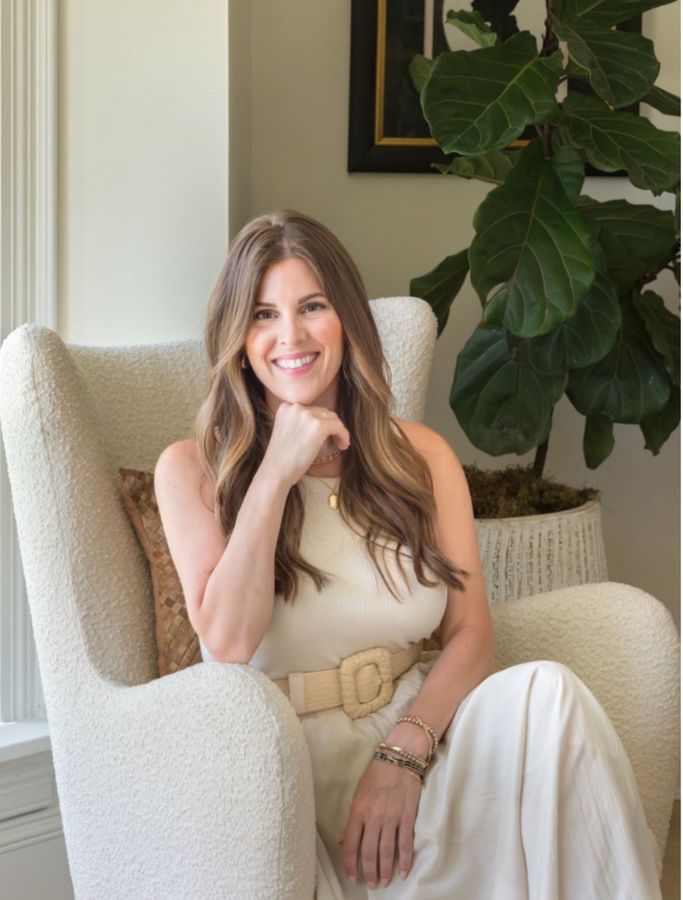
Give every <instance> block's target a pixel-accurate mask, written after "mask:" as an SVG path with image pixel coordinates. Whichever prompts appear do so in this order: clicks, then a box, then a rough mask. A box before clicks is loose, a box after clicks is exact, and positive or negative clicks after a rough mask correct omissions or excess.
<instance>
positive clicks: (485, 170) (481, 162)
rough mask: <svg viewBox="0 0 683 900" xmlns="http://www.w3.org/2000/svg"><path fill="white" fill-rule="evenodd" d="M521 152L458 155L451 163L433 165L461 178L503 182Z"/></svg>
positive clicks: (495, 182) (493, 182)
mask: <svg viewBox="0 0 683 900" xmlns="http://www.w3.org/2000/svg"><path fill="white" fill-rule="evenodd" d="M520 153H521V151H520V150H512V151H510V152H505V151H503V150H491V152H490V153H484V154H483V155H482V156H456V158H455V159H454V160H452V162H451V163H450V164H449V165H442V164H441V163H432V165H433V166H434V168H435V169H438V170H439V172H443V173H444V174H445V175H460V177H461V178H478V179H479V181H488V182H489V183H490V184H502V183H503V182H504V181H505V179H506V178H507V175H508V172H509V171H510V169H511V168H512V167H513V166H514V165H515V164H516V162H517V160H518V158H519V154H520Z"/></svg>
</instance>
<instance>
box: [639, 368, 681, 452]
mask: <svg viewBox="0 0 683 900" xmlns="http://www.w3.org/2000/svg"><path fill="white" fill-rule="evenodd" d="M669 387H670V391H671V392H670V394H669V399H668V400H667V401H666V406H665V407H664V409H661V410H660V411H659V412H658V413H655V414H654V415H652V416H648V417H647V418H646V419H643V421H642V422H641V423H640V430H641V431H642V432H643V437H644V438H645V449H646V450H651V451H652V453H653V455H654V456H657V454H658V453H659V451H660V450H661V449H662V444H664V442H665V441H666V440H668V439H669V437H670V436H671V434H672V433H673V431H674V430H675V429H676V428H677V427H678V423H679V422H680V421H681V389H680V388H679V387H678V385H675V384H672V385H670V386H669Z"/></svg>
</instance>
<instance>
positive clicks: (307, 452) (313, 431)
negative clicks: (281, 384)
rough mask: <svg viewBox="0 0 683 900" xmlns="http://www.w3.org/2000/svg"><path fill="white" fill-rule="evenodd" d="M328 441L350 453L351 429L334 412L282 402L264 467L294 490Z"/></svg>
mask: <svg viewBox="0 0 683 900" xmlns="http://www.w3.org/2000/svg"><path fill="white" fill-rule="evenodd" d="M328 438H329V439H330V440H331V441H332V442H333V443H335V444H336V445H337V447H338V448H339V449H340V450H348V448H349V446H350V443H351V435H350V434H349V431H348V429H347V428H346V427H345V425H344V423H343V422H342V420H341V419H340V418H339V416H338V415H337V414H336V412H334V410H332V409H327V408H326V407H324V406H304V405H303V404H302V403H285V402H282V403H280V405H279V406H278V408H277V410H276V412H275V417H274V419H273V430H272V432H271V435H270V441H269V442H268V447H267V448H266V452H265V455H264V457H263V462H262V463H261V468H262V469H263V468H264V467H265V468H267V469H268V470H269V471H271V472H273V473H274V474H275V475H276V476H277V477H278V478H281V479H282V480H283V481H285V482H286V483H287V484H289V485H290V487H291V486H292V485H294V484H296V483H297V481H301V479H302V478H303V476H304V475H305V474H306V472H307V471H308V469H309V468H310V466H311V463H312V462H313V460H314V459H316V457H317V456H319V455H320V450H321V448H322V446H323V445H324V444H325V442H326V441H327V440H328Z"/></svg>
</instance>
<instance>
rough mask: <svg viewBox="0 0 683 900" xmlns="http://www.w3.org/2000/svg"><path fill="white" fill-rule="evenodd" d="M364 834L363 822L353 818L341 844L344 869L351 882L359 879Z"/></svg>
mask: <svg viewBox="0 0 683 900" xmlns="http://www.w3.org/2000/svg"><path fill="white" fill-rule="evenodd" d="M362 834H363V822H362V821H361V819H358V818H351V819H350V820H349V823H348V825H347V827H346V832H345V833H344V837H343V838H342V839H341V841H340V842H339V843H340V844H341V845H342V847H343V848H344V868H345V869H346V874H347V875H348V877H349V878H350V879H351V881H356V880H357V879H358V847H359V846H360V841H361V836H362Z"/></svg>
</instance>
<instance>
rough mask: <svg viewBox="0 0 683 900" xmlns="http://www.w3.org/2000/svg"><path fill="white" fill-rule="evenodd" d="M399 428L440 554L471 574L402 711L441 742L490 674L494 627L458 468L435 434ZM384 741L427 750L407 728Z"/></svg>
mask: <svg viewBox="0 0 683 900" xmlns="http://www.w3.org/2000/svg"><path fill="white" fill-rule="evenodd" d="M401 424H402V425H403V426H404V430H405V431H406V433H407V436H408V437H409V439H410V440H411V442H412V444H413V446H414V447H415V449H416V450H417V451H418V452H419V453H420V454H421V455H422V456H424V458H425V459H426V461H427V463H428V465H429V468H430V471H431V474H432V480H433V484H434V499H435V501H436V533H437V540H438V543H439V548H440V549H441V551H442V552H443V553H444V554H445V555H446V556H448V557H449V558H450V560H451V561H452V562H454V563H455V564H456V565H457V566H459V567H460V568H463V569H466V570H467V571H468V572H471V573H472V574H471V575H470V577H469V578H467V579H465V590H464V591H458V590H456V589H455V588H452V587H449V588H448V600H447V605H446V612H445V614H444V617H443V619H442V621H441V625H440V626H439V633H440V635H441V644H442V648H443V651H442V653H441V654H440V655H439V656H438V657H437V659H436V661H435V663H434V665H433V666H432V668H431V670H430V672H429V674H428V675H427V677H426V678H425V680H424V683H423V685H422V688H421V690H420V692H419V693H418V695H417V696H416V697H415V700H414V701H413V703H412V704H411V706H410V708H409V709H408V710H407V711H406V715H413V716H418V717H419V718H420V719H422V720H423V721H424V722H426V723H427V724H428V725H431V727H432V728H433V729H434V731H435V732H436V735H437V737H438V738H439V739H440V738H441V736H442V735H443V733H444V731H445V730H446V728H447V727H448V725H449V724H450V722H451V720H452V718H453V716H454V715H455V713H456V711H457V709H458V707H459V705H460V702H461V700H462V699H463V698H464V697H465V696H466V695H467V694H468V693H469V692H470V691H471V690H473V689H474V688H475V687H476V686H477V685H478V684H479V683H480V682H482V681H483V680H484V679H485V678H487V677H488V676H489V675H490V674H491V673H492V672H493V660H494V640H493V624H492V621H491V614H490V611H489V605H488V600H487V597H486V585H485V582H484V574H483V571H482V567H481V557H480V554H479V544H478V541H477V531H476V524H475V521H474V514H473V511H472V500H471V497H470V492H469V488H468V485H467V479H466V477H465V473H464V471H463V468H462V465H461V464H460V462H459V460H458V458H457V457H456V455H455V453H454V452H453V450H452V449H451V447H450V445H449V443H448V442H447V441H446V440H445V439H444V438H443V437H442V436H441V435H440V434H438V433H437V432H436V431H433V430H432V429H431V428H428V427H427V426H425V425H422V424H420V423H415V422H401ZM405 426H408V427H407V428H406V427H405ZM385 741H386V743H388V744H396V745H397V746H399V747H405V748H406V749H407V750H412V751H413V752H414V753H417V754H418V755H421V756H426V753H427V749H428V744H427V736H426V734H425V733H424V731H423V729H422V728H420V727H417V726H415V725H412V724H410V723H408V722H402V723H401V724H400V725H396V726H395V727H394V729H393V730H392V731H391V732H390V733H389V735H388V736H387V737H386V738H385ZM427 777H429V775H428V774H427Z"/></svg>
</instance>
